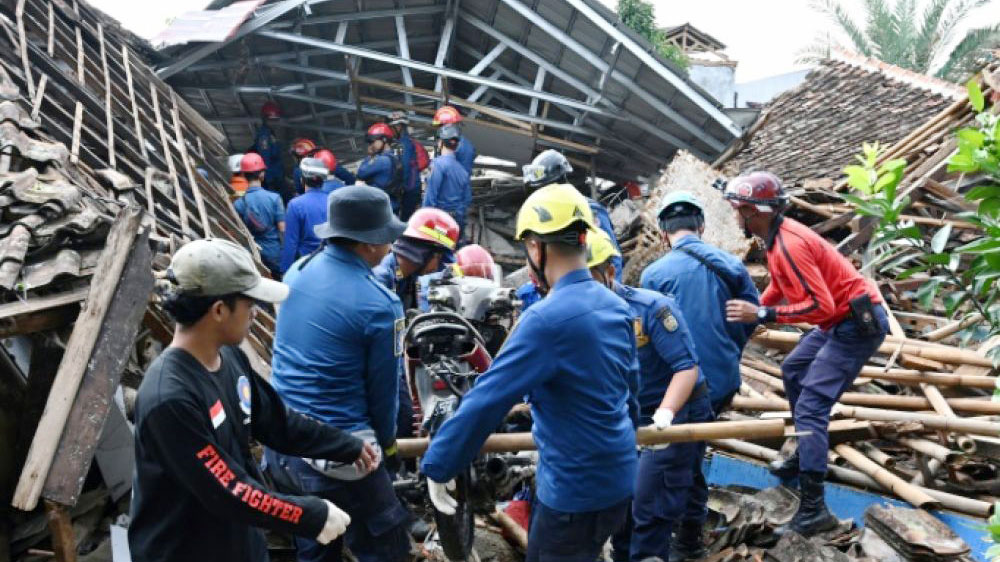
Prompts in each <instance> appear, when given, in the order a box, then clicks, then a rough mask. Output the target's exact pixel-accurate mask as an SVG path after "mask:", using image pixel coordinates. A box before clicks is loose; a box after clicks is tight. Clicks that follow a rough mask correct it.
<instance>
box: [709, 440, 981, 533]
mask: <svg viewBox="0 0 1000 562" xmlns="http://www.w3.org/2000/svg"><path fill="white" fill-rule="evenodd" d="M709 444H711V445H712V446H713V447H715V448H717V449H722V450H725V451H730V452H733V453H737V454H740V455H744V456H747V457H751V458H756V459H760V460H762V461H765V462H770V461H773V460H776V459H777V458H778V456H779V455H778V451H775V450H774V449H769V448H767V447H762V446H760V445H756V444H754V443H748V442H746V441H740V440H738V439H716V440H713V441H709ZM829 474H830V475H831V476H833V477H834V478H836V479H837V480H840V481H841V482H845V483H847V484H851V485H853V486H857V487H859V488H873V489H876V490H885V488H883V487H882V485H881V484H879V483H878V482H876V481H875V480H872V478H871V477H870V476H867V475H865V474H863V473H861V472H858V471H856V470H852V469H850V468H843V467H840V466H831V467H829ZM921 490H922V491H923V492H924V493H926V494H927V495H929V496H931V497H932V498H934V499H936V500H938V501H939V502H941V506H942V507H944V508H946V509H950V510H952V511H957V512H959V513H965V514H968V515H972V516H974V517H982V518H985V517H989V516H990V515H992V514H993V504H991V503H989V502H984V501H981V500H975V499H972V498H967V497H965V496H959V495H956V494H949V493H948V492H942V491H939V490H932V489H929V488H921Z"/></svg>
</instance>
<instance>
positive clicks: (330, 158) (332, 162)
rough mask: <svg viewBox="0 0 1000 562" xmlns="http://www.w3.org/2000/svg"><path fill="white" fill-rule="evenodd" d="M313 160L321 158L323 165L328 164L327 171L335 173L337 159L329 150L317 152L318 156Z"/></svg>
mask: <svg viewBox="0 0 1000 562" xmlns="http://www.w3.org/2000/svg"><path fill="white" fill-rule="evenodd" d="M313 158H319V159H320V160H322V161H323V163H324V164H326V169H327V170H330V171H331V172H333V170H334V168H336V167H337V157H336V156H334V155H333V153H332V152H330V150H329V149H326V148H321V149H319V150H317V151H316V154H313Z"/></svg>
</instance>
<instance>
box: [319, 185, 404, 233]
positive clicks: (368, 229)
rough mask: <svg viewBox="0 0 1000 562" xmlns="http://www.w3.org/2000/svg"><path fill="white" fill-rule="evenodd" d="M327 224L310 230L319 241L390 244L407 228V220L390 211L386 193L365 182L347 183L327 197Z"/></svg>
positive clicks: (390, 207)
mask: <svg viewBox="0 0 1000 562" xmlns="http://www.w3.org/2000/svg"><path fill="white" fill-rule="evenodd" d="M326 208H327V214H326V223H325V224H317V225H316V226H315V227H313V232H314V233H315V234H316V237H317V238H319V239H320V240H325V239H327V238H347V239H348V240H355V241H357V242H364V243H365V244H389V243H391V242H393V241H394V240H396V239H397V238H399V237H400V235H401V234H403V231H404V230H406V223H405V222H403V221H401V220H399V219H398V218H397V217H396V215H394V214H392V206H391V205H390V204H389V196H388V195H387V194H386V193H385V192H384V191H382V190H381V189H378V188H375V187H371V186H367V185H348V186H345V187H341V188H340V189H337V190H335V191H333V192H331V193H330V196H329V197H327V199H326Z"/></svg>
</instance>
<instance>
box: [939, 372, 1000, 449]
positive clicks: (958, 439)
mask: <svg viewBox="0 0 1000 562" xmlns="http://www.w3.org/2000/svg"><path fill="white" fill-rule="evenodd" d="M920 390H922V391H923V393H924V396H926V397H927V401H928V402H930V403H931V407H932V408H934V411H935V412H937V413H939V414H941V415H942V416H945V417H947V418H957V417H958V416H956V415H955V410H953V409H952V404H951V403H949V402H948V401H947V400H946V399H945V397H944V395H943V394H941V391H940V390H939V389H938V387H936V386H932V385H929V384H927V383H920ZM989 404H997V403H995V402H989ZM997 405H1000V404H997ZM956 407H957V406H956ZM966 411H968V410H966ZM979 413H983V412H979ZM987 413H989V412H987ZM948 440H949V441H954V442H955V443H956V444H957V445H958V448H959V449H962V450H963V451H965V452H966V453H970V454H971V453H974V452H976V442H975V441H973V440H972V438H971V437H969V436H968V435H961V434H954V435H949V436H948Z"/></svg>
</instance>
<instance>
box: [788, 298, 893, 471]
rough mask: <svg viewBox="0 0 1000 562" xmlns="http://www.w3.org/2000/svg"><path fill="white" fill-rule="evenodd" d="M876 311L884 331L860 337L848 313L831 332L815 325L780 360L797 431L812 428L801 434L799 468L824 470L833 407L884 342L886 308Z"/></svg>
mask: <svg viewBox="0 0 1000 562" xmlns="http://www.w3.org/2000/svg"><path fill="white" fill-rule="evenodd" d="M874 311H875V318H876V319H877V321H878V323H879V325H880V326H881V328H882V333H881V334H880V335H878V336H863V335H861V334H860V333H859V328H858V325H857V323H856V322H855V321H854V319H852V318H851V317H848V318H847V320H844V321H843V322H841V323H840V324H837V325H836V326H834V327H833V328H831V329H829V330H827V331H823V330H820V329H818V328H814V329H813V330H812V331H810V332H809V333H808V334H806V335H805V336H803V338H802V340H801V341H799V344H798V345H796V346H795V349H793V350H792V352H791V353H789V354H788V357H787V358H785V362H784V363H782V364H781V375H782V379H784V383H785V396H786V397H787V398H788V403H789V404H790V405H791V408H792V417H793V419H794V420H795V429H796V431H809V432H811V433H810V434H808V435H803V436H802V437H799V471H801V472H822V473H826V458H827V452H828V450H829V448H830V436H829V424H830V411H831V410H832V409H833V405H834V404H835V403H836V402H837V400H839V399H840V396H841V395H842V394H843V393H844V391H846V390H847V389H848V388H850V386H851V383H853V382H854V379H855V378H857V376H858V373H860V372H861V368H862V367H864V365H865V363H866V362H867V361H868V359H869V358H870V357H871V356H872V354H873V353H875V351H876V350H878V348H879V346H880V345H882V342H883V341H884V340H885V333H886V332H887V331H888V329H889V322H888V319H887V318H886V314H885V310H883V308H882V307H881V306H880V305H876V306H875V307H874Z"/></svg>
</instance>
